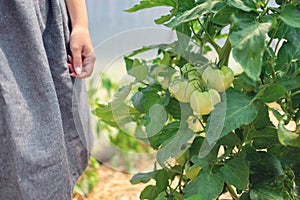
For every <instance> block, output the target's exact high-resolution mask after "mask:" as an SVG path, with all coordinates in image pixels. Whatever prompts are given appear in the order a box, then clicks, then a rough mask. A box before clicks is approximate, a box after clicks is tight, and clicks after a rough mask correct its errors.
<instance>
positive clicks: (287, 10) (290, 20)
mask: <svg viewBox="0 0 300 200" xmlns="http://www.w3.org/2000/svg"><path fill="white" fill-rule="evenodd" d="M279 17H280V19H282V21H284V22H285V23H286V24H288V25H289V26H292V27H295V28H300V20H299V19H300V10H299V8H297V7H296V6H294V5H286V6H285V7H283V11H282V12H281V13H280V15H279Z"/></svg>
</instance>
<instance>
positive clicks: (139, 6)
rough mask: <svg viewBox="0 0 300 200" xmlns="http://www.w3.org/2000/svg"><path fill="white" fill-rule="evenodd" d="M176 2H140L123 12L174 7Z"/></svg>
mask: <svg viewBox="0 0 300 200" xmlns="http://www.w3.org/2000/svg"><path fill="white" fill-rule="evenodd" d="M176 5H177V1H176V0H142V1H141V2H140V4H137V5H135V6H133V7H132V8H129V9H127V10H125V11H126V12H136V11H138V10H143V9H146V8H152V7H157V6H171V7H176Z"/></svg>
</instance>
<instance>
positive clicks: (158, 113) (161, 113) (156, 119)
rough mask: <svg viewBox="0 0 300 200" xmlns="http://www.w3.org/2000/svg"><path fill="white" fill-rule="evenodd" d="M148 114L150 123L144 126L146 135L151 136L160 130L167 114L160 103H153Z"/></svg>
mask: <svg viewBox="0 0 300 200" xmlns="http://www.w3.org/2000/svg"><path fill="white" fill-rule="evenodd" d="M148 116H149V118H150V123H149V124H148V125H147V126H146V133H147V136H148V137H152V136H154V135H156V134H158V133H159V132H160V131H161V130H162V128H163V127H164V124H165V122H166V121H167V119H168V118H167V117H168V114H167V112H166V110H165V108H164V107H163V106H162V105H160V104H154V105H152V106H151V107H150V109H149V113H148Z"/></svg>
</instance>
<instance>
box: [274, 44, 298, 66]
mask: <svg viewBox="0 0 300 200" xmlns="http://www.w3.org/2000/svg"><path fill="white" fill-rule="evenodd" d="M299 60H300V46H299V45H297V42H295V41H287V42H286V41H285V42H284V43H283V44H282V46H281V48H280V49H279V51H278V55H277V60H276V65H277V68H278V69H284V68H285V67H286V66H287V65H291V62H295V61H299Z"/></svg>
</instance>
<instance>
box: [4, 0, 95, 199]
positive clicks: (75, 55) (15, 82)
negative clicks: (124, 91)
mask: <svg viewBox="0 0 300 200" xmlns="http://www.w3.org/2000/svg"><path fill="white" fill-rule="evenodd" d="M85 7H86V6H85V1H84V0H76V1H74V0H66V1H64V0H1V1H0V199H5V200H35V199H37V200H68V199H71V198H72V191H73V187H74V184H75V182H76V180H77V179H78V177H79V176H80V174H81V173H82V172H83V170H84V169H85V167H86V166H87V162H88V159H89V151H88V150H87V148H86V147H87V146H88V144H89V143H88V142H87V141H86V140H84V138H85V137H86V136H87V135H86V134H88V132H89V128H90V126H89V117H88V116H89V110H88V106H87V103H86V95H85V92H84V90H82V89H84V85H83V84H84V83H83V82H82V79H83V78H86V77H88V76H90V74H91V73H92V70H93V65H94V62H95V56H94V54H93V51H92V45H91V41H90V36H89V32H88V20H87V14H86V9H85ZM69 22H70V23H69ZM69 28H71V29H69ZM75 80H76V81H75ZM73 86H76V87H73Z"/></svg>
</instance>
